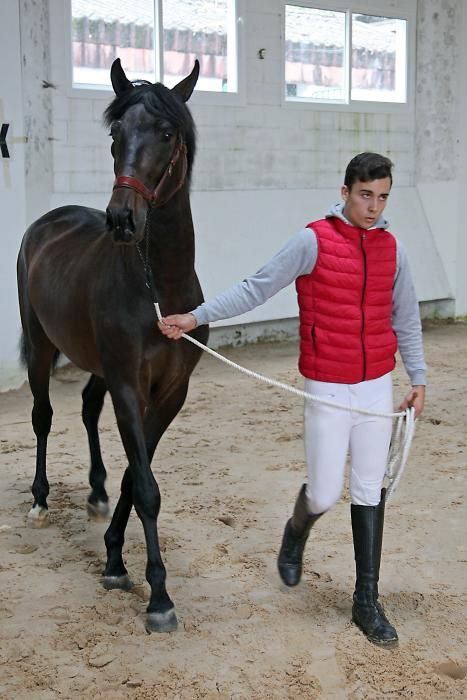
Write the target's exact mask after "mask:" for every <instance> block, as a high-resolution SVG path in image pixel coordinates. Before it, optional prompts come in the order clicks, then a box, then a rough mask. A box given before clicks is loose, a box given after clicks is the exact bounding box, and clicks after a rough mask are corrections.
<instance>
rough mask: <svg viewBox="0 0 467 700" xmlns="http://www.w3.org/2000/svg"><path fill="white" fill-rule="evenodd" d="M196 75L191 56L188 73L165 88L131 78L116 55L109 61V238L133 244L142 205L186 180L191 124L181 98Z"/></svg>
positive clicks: (162, 200)
mask: <svg viewBox="0 0 467 700" xmlns="http://www.w3.org/2000/svg"><path fill="white" fill-rule="evenodd" d="M198 75H199V63H198V61H195V66H194V68H193V70H192V72H191V73H190V75H189V76H188V77H187V78H185V79H184V80H182V81H181V82H180V83H178V85H176V86H175V87H174V88H172V90H169V89H168V88H166V87H165V86H164V85H162V84H161V83H155V84H152V83H148V82H145V81H136V82H134V83H132V82H130V81H129V80H128V78H127V77H126V75H125V72H124V70H123V68H122V66H121V64H120V59H118V58H117V59H116V60H115V61H114V62H113V64H112V69H111V73H110V76H111V80H112V86H113V89H114V91H115V95H116V96H115V98H114V100H113V102H112V103H111V104H110V105H109V107H108V108H107V110H106V112H105V121H106V124H107V125H108V126H109V128H110V135H111V137H112V156H113V159H114V172H115V183H114V189H113V193H112V196H111V198H110V201H109V204H108V207H107V229H108V230H109V232H110V233H111V234H112V235H113V239H114V241H115V243H120V244H127V245H134V244H135V243H139V242H140V241H141V240H142V239H143V237H144V231H145V222H146V216H147V213H148V208H149V207H151V206H154V207H161V206H163V205H164V204H166V202H168V201H169V200H170V199H171V198H172V197H173V195H174V194H175V193H176V192H177V191H178V190H180V189H181V188H182V187H183V186H184V185H185V183H186V182H187V180H188V179H189V175H190V171H191V165H192V163H193V157H194V149H195V129H194V124H193V120H192V118H191V114H190V112H189V110H188V108H187V107H186V105H185V102H187V100H188V99H189V98H190V96H191V94H192V92H193V90H194V87H195V85H196V81H197V80H198Z"/></svg>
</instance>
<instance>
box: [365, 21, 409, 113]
mask: <svg viewBox="0 0 467 700" xmlns="http://www.w3.org/2000/svg"><path fill="white" fill-rule="evenodd" d="M406 60H407V21H406V20H405V19H394V18H390V17H374V16H372V15H353V16H352V90H351V98H352V100H371V101H372V102H405V101H406V99H407V86H406Z"/></svg>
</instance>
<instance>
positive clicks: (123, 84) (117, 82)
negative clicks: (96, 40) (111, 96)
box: [110, 58, 133, 95]
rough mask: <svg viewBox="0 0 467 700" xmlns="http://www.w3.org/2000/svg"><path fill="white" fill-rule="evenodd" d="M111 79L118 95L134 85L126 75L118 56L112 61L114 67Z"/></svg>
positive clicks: (111, 71)
mask: <svg viewBox="0 0 467 700" xmlns="http://www.w3.org/2000/svg"><path fill="white" fill-rule="evenodd" d="M110 80H111V82H112V87H113V89H114V92H115V94H116V95H120V94H121V93H122V92H125V90H128V89H129V88H132V87H133V84H132V83H131V82H130V81H129V80H128V78H127V77H126V75H125V71H124V70H123V68H122V64H121V63H120V59H119V58H116V59H115V61H114V62H113V63H112V68H111V69H110Z"/></svg>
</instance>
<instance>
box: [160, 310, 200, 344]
mask: <svg viewBox="0 0 467 700" xmlns="http://www.w3.org/2000/svg"><path fill="white" fill-rule="evenodd" d="M157 325H158V326H159V329H160V331H161V333H163V334H164V335H165V336H167V338H171V339H172V340H178V339H179V338H181V337H182V335H183V333H188V331H192V330H193V328H196V318H195V317H194V316H193V314H174V315H173V316H165V317H164V318H162V319H161V320H160V321H158V323H157Z"/></svg>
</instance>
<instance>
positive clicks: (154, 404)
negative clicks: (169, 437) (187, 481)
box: [103, 382, 188, 632]
mask: <svg viewBox="0 0 467 700" xmlns="http://www.w3.org/2000/svg"><path fill="white" fill-rule="evenodd" d="M187 388H188V382H187V383H186V384H185V385H184V386H182V387H180V388H178V389H177V391H176V392H174V393H173V394H172V395H171V396H170V397H169V398H168V399H167V400H166V401H165V402H164V403H163V406H162V408H163V409H164V410H163V411H161V406H159V405H158V401H157V396H153V397H152V399H151V403H150V405H149V407H148V409H147V411H146V414H145V418H144V434H145V452H146V459H147V464H148V471H147V472H146V471H145V470H139V471H137V470H133V469H132V468H131V467H128V469H127V470H126V471H125V474H124V477H123V480H122V488H121V494H120V498H119V501H118V503H117V506H116V508H115V511H114V515H113V517H112V522H111V524H110V526H109V528H108V530H107V532H106V534H105V543H106V548H107V565H106V568H105V571H104V577H103V584H104V587H106V588H124V589H128V588H129V587H131V581H130V579H129V578H128V575H127V571H126V568H125V565H124V563H123V557H122V548H123V543H124V532H125V528H126V525H127V522H128V517H129V515H130V511H131V507H132V505H133V503H134V505H135V509H136V512H137V514H138V516H139V518H140V519H141V521H142V524H143V528H144V533H145V537H146V544H147V551H148V560H147V566H146V579H147V581H148V583H149V585H150V587H151V598H150V601H149V605H148V608H147V611H148V616H147V623H146V629H147V631H148V632H170V631H173V630H174V629H176V627H177V618H176V615H175V610H174V606H173V603H172V601H171V599H170V597H169V596H168V594H167V591H166V588H165V580H166V571H165V567H164V564H163V562H162V558H161V555H160V548H159V540H158V535H157V516H158V514H159V509H160V492H159V487H158V485H157V482H156V480H155V479H154V476H153V474H152V472H151V469H150V462H151V460H152V457H153V455H154V451H155V449H156V447H157V444H158V442H159V440H160V438H161V436H162V435H163V434H164V432H165V430H166V429H167V427H168V426H169V424H170V423H171V422H172V420H173V418H174V417H175V416H176V415H177V413H178V411H179V410H180V408H181V406H182V405H183V402H184V400H185V397H186V392H187ZM119 427H120V426H119ZM122 439H123V440H124V444H125V439H124V435H123V433H122ZM125 447H126V444H125ZM134 474H135V475H136V477H135V478H133V475H134ZM138 476H140V477H141V476H142V478H139V483H138V485H136V486H135V480H136V479H137V478H138Z"/></svg>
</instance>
